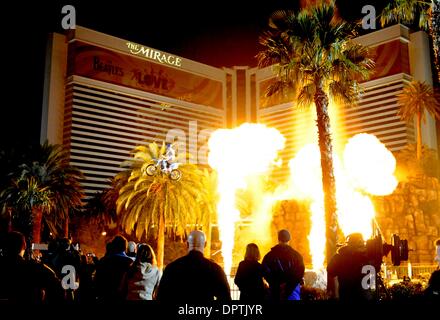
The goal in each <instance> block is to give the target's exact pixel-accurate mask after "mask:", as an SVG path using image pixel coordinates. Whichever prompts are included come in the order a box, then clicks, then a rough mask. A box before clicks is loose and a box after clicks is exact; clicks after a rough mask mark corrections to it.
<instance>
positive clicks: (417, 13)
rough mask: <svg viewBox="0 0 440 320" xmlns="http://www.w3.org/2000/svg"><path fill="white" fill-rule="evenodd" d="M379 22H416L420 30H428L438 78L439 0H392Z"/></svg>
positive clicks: (439, 71) (439, 40)
mask: <svg viewBox="0 0 440 320" xmlns="http://www.w3.org/2000/svg"><path fill="white" fill-rule="evenodd" d="M380 22H381V24H382V26H385V25H387V24H389V23H392V22H398V23H403V24H406V25H411V24H413V23H418V27H419V28H421V29H422V30H429V33H430V35H431V37H432V49H433V52H434V62H435V65H436V68H437V79H438V80H440V60H439V59H440V58H439V54H440V51H439V50H440V2H439V1H438V0H392V1H391V2H390V3H389V4H388V5H387V6H386V7H385V8H384V10H383V11H382V13H381V15H380Z"/></svg>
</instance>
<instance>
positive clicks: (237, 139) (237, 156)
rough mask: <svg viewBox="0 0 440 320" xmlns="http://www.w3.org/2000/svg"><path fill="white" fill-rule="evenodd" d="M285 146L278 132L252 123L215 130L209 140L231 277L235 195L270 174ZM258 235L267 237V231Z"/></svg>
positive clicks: (224, 253) (226, 264) (237, 215)
mask: <svg viewBox="0 0 440 320" xmlns="http://www.w3.org/2000/svg"><path fill="white" fill-rule="evenodd" d="M284 143H285V138H284V137H283V136H282V135H281V134H280V133H279V132H278V130H276V129H274V128H268V127H266V126H265V125H262V124H250V123H245V124H243V125H241V126H240V127H238V128H235V129H220V130H216V131H215V132H213V134H212V135H211V137H210V139H209V142H208V146H209V155H208V163H209V165H210V166H211V167H212V168H213V169H215V170H216V171H217V173H218V186H217V191H218V194H219V202H218V205H217V215H218V218H217V220H218V227H219V233H220V240H221V242H222V256H223V265H224V266H223V268H224V270H225V272H226V273H227V274H230V271H231V267H232V252H233V249H234V239H235V227H236V223H237V222H238V221H239V219H240V212H239V210H238V209H237V207H236V199H235V197H236V192H237V191H238V190H240V189H245V188H246V187H247V184H248V183H247V182H248V180H249V179H250V178H251V177H255V176H262V175H265V174H267V173H268V172H269V170H270V168H271V166H273V165H274V164H275V163H276V161H277V158H278V151H279V150H281V149H283V148H284ZM258 220H260V221H261V219H258ZM263 221H264V219H263ZM269 225H270V220H269V221H268V223H265V224H264V226H263V227H264V228H266V227H267V228H268V227H269ZM259 232H263V233H262V234H264V233H266V234H267V230H260V231H259Z"/></svg>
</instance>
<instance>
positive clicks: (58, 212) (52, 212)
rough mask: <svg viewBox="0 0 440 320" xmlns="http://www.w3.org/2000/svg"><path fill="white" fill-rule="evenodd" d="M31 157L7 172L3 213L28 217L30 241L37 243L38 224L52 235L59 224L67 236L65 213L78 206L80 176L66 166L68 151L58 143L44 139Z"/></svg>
mask: <svg viewBox="0 0 440 320" xmlns="http://www.w3.org/2000/svg"><path fill="white" fill-rule="evenodd" d="M32 158H33V159H32V160H29V161H26V162H25V163H22V164H20V165H18V166H17V167H16V169H15V170H13V172H11V173H10V174H9V177H10V182H9V185H7V186H6V187H5V188H4V189H3V190H2V191H1V193H0V203H1V205H2V211H3V212H5V211H8V210H12V214H13V215H15V216H17V215H18V216H19V217H18V218H21V219H27V218H31V225H32V241H33V242H35V243H38V242H40V237H41V226H42V223H45V224H46V225H47V226H48V228H49V230H50V231H51V232H52V233H53V234H54V235H55V236H57V235H59V234H60V232H59V230H60V229H62V228H63V227H64V232H65V233H64V235H65V236H66V235H67V222H68V218H69V213H70V212H72V211H73V210H79V208H80V207H81V206H82V199H83V197H84V192H83V189H82V186H81V183H80V180H81V179H82V178H83V175H82V173H81V171H80V170H79V169H77V168H76V167H74V166H72V165H70V162H69V154H68V152H67V151H66V150H65V149H64V148H63V147H62V146H61V145H51V144H48V143H47V142H46V143H44V144H43V145H41V146H40V147H39V148H38V149H36V150H35V153H34V154H33V157H32ZM63 222H65V223H64V225H63V224H62V223H63Z"/></svg>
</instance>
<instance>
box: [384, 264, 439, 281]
mask: <svg viewBox="0 0 440 320" xmlns="http://www.w3.org/2000/svg"><path fill="white" fill-rule="evenodd" d="M437 268H438V265H436V264H416V263H414V264H412V263H402V264H401V265H400V266H385V267H384V271H385V272H386V273H385V272H384V277H385V278H386V280H397V279H404V278H410V279H415V278H420V277H425V278H426V277H429V276H430V275H431V273H433V272H434V271H435V270H437Z"/></svg>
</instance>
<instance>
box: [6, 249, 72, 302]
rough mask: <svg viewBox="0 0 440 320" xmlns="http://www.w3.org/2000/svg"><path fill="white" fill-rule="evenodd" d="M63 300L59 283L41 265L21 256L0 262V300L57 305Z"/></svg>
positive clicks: (55, 277) (46, 268)
mask: <svg viewBox="0 0 440 320" xmlns="http://www.w3.org/2000/svg"><path fill="white" fill-rule="evenodd" d="M63 299H64V291H63V289H62V287H61V282H60V280H59V279H58V278H57V276H56V275H55V272H54V271H53V270H52V269H50V268H49V267H48V266H46V265H45V264H43V263H38V262H35V261H26V260H24V259H23V258H22V257H21V256H18V255H17V256H15V257H10V258H9V257H8V258H1V260H0V300H7V301H9V302H19V303H42V302H49V303H50V302H54V303H59V302H61V301H63Z"/></svg>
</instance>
